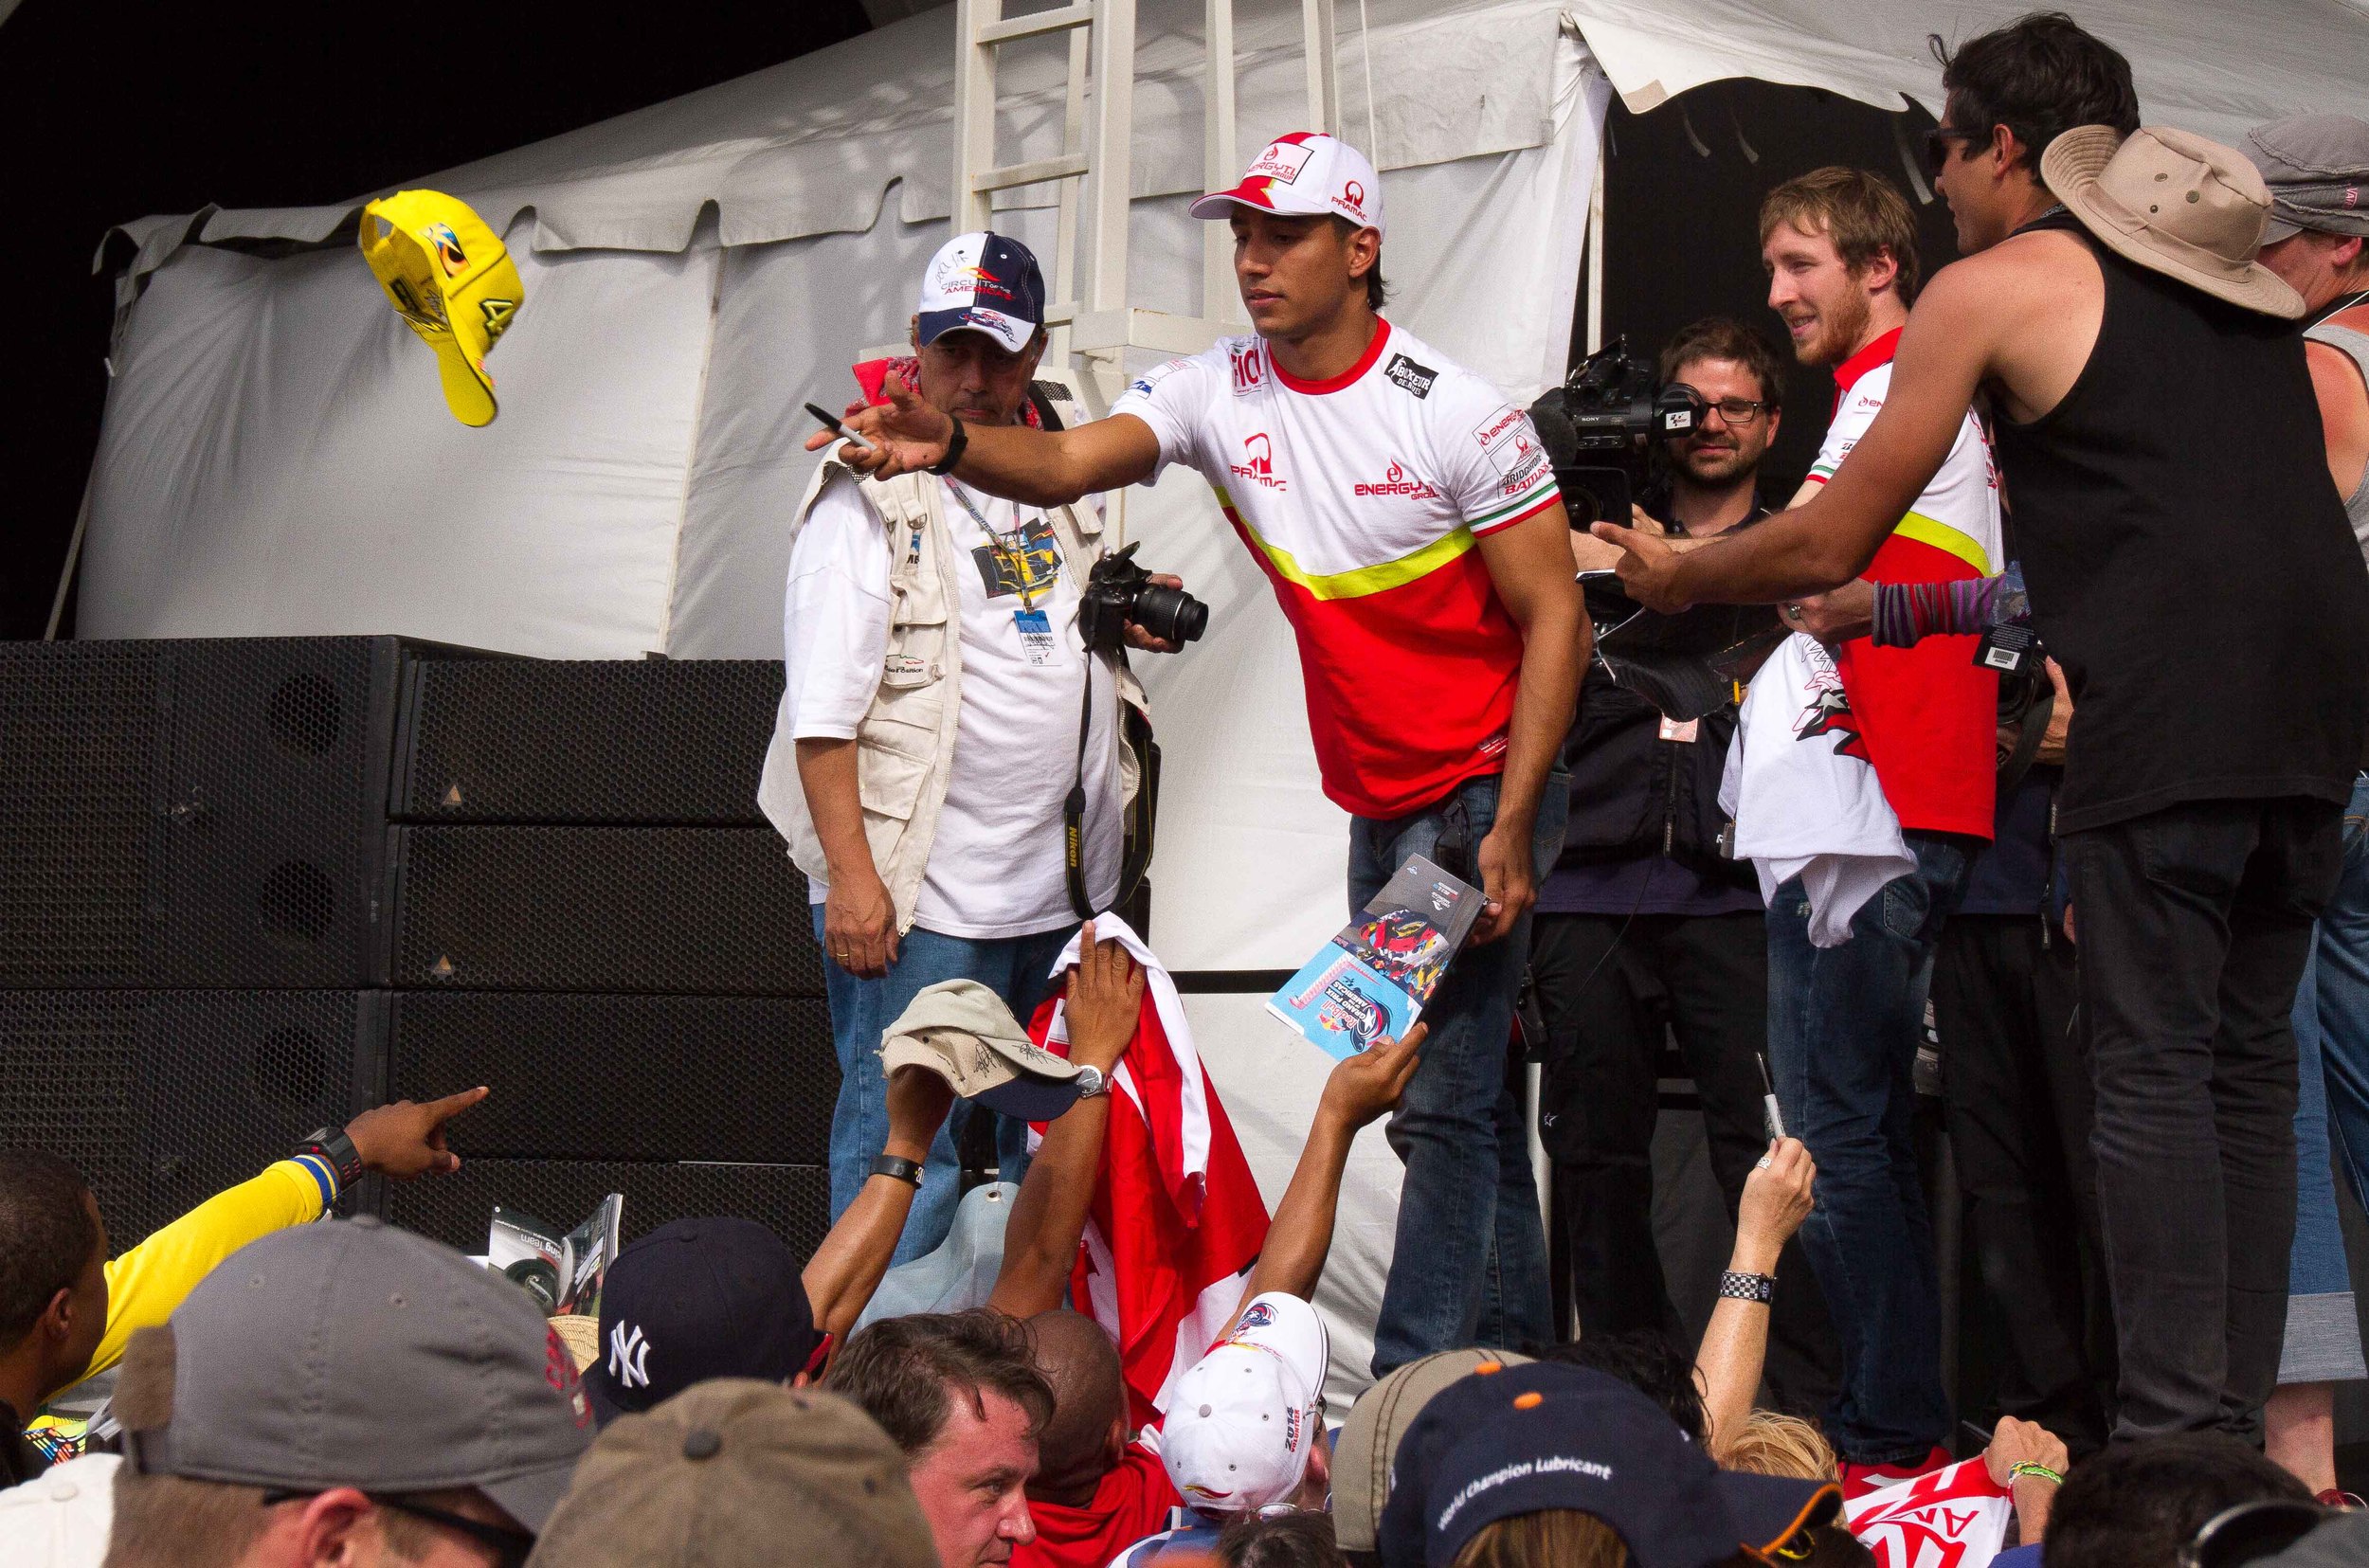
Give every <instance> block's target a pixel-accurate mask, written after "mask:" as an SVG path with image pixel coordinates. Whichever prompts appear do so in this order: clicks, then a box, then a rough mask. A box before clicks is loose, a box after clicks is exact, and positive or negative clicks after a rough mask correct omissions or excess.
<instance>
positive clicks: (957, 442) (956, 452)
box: [930, 414, 970, 475]
mask: <svg viewBox="0 0 2369 1568" xmlns="http://www.w3.org/2000/svg"><path fill="white" fill-rule="evenodd" d="M946 417H947V418H948V419H949V420H953V423H954V433H953V434H952V435H951V436H949V437H948V438H947V440H946V456H945V457H943V458H940V459H939V460H937V461H935V462H933V463H931V465H930V472H931V473H932V474H941V475H942V474H951V473H953V472H954V465H955V464H956V463H958V462H960V461H962V460H963V448H964V447H966V446H968V445H969V444H970V432H969V431H967V430H966V429H964V428H963V422H962V421H961V420H958V419H954V416H953V415H951V414H949V415H947V416H946Z"/></svg>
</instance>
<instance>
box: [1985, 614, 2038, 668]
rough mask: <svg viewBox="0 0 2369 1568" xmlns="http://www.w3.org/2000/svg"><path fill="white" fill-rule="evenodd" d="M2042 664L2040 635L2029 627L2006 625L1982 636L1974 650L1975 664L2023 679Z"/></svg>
mask: <svg viewBox="0 0 2369 1568" xmlns="http://www.w3.org/2000/svg"><path fill="white" fill-rule="evenodd" d="M2039 660H2040V634H2039V633H2037V632H2035V631H2034V630H2033V629H2032V628H2031V627H2029V626H2016V625H2009V624H2006V623H2004V622H2002V623H2001V624H1999V625H1997V626H1993V627H1992V628H1991V629H1990V630H1988V631H1986V632H1984V633H1983V634H1982V640H1981V641H1980V642H1978V643H1976V644H1975V647H1974V661H1975V662H1976V663H1977V664H1980V665H1981V666H1982V667H1983V668H1984V669H1986V670H1997V671H1998V673H1999V674H2001V675H2005V676H2019V675H2022V674H2023V673H2024V672H2025V671H2026V670H2029V669H2031V668H2032V667H2033V666H2034V664H2037V663H2038V662H2039Z"/></svg>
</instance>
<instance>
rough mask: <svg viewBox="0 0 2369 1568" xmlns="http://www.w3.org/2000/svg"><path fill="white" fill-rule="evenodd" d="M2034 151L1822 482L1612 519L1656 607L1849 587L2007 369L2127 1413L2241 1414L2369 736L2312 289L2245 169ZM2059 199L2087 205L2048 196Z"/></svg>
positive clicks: (2009, 484) (2219, 159) (2266, 1349)
mask: <svg viewBox="0 0 2369 1568" xmlns="http://www.w3.org/2000/svg"><path fill="white" fill-rule="evenodd" d="M2097 46H2098V47H2099V48H2101V49H2103V47H2104V46H2103V45H2097ZM1954 101H1955V100H1954V99H1953V102H1954ZM1937 135H1950V136H1955V137H1959V138H1962V139H1968V140H1970V141H1972V142H1975V143H1977V144H1979V143H1980V139H1981V138H1980V135H1977V134H1974V133H1970V132H1967V131H1965V130H1963V129H1959V128H1953V127H1950V126H1947V125H1945V126H1944V128H1943V131H1942V132H1941V133H1937ZM2118 142H2119V143H2121V145H2120V148H2119V150H2117V143H2118ZM1973 156H1974V154H1972V153H1969V154H1967V156H1966V158H1965V160H1964V161H1973ZM1952 161H1953V162H1956V161H1960V160H1956V159H1953V160H1952ZM2041 175H2042V180H2043V182H2044V184H2045V187H2046V189H2045V190H2039V189H2038V188H2034V190H2035V195H2034V201H2033V203H2032V209H2031V210H2027V211H2025V212H2023V213H2020V214H2018V215H2017V216H2018V217H2019V218H2020V219H2022V220H2024V221H2023V223H2022V226H2020V227H2019V228H2017V229H2016V231H2015V232H2013V233H2012V234H2010V235H2009V236H2008V237H2007V238H2005V239H2003V240H2001V241H2000V242H1999V243H1996V244H1993V245H1991V246H1990V247H1989V248H1988V249H1985V250H1983V251H1982V252H1981V253H1980V255H1977V256H1974V257H1971V258H1969V259H1968V260H1966V261H1962V262H1959V263H1958V264H1956V265H1953V266H1950V267H1947V268H1944V270H1943V271H1942V272H1941V273H1940V274H1939V275H1938V276H1937V277H1935V278H1934V279H1933V280H1932V282H1931V283H1930V284H1929V285H1928V286H1927V288H1926V293H1925V295H1924V296H1923V297H1921V298H1920V299H1919V300H1918V302H1917V305H1916V308H1915V310H1914V311H1913V312H1912V314H1911V315H1910V317H1909V321H1908V328H1907V329H1906V331H1905V333H1904V334H1903V336H1902V338H1901V342H1900V348H1899V353H1898V356H1897V358H1896V360H1895V369H1894V372H1893V379H1892V385H1891V392H1890V399H1889V400H1888V401H1887V403H1886V405H1885V408H1884V412H1883V413H1882V415H1881V416H1879V417H1878V418H1877V420H1876V421H1875V423H1874V424H1873V425H1872V427H1871V428H1870V429H1869V431H1868V433H1867V435H1866V436H1865V437H1864V438H1863V439H1862V440H1861V441H1860V442H1859V444H1858V446H1857V447H1856V449H1855V450H1854V453H1853V457H1852V460H1851V462H1850V463H1849V464H1847V465H1845V466H1844V467H1843V468H1842V469H1841V470H1840V471H1838V472H1837V473H1836V477H1835V479H1834V481H1833V482H1831V483H1830V484H1829V485H1828V486H1827V487H1826V490H1825V491H1824V493H1822V494H1821V495H1819V496H1817V497H1816V498H1815V499H1813V500H1811V501H1810V502H1808V503H1807V504H1806V505H1804V506H1801V507H1798V508H1795V509H1793V510H1792V511H1789V512H1787V513H1784V514H1781V515H1779V516H1778V517H1777V518H1775V519H1772V520H1771V521H1769V522H1767V523H1764V524H1763V525H1762V526H1761V527H1759V528H1757V529H1753V530H1751V531H1749V532H1747V533H1745V534H1742V535H1739V536H1737V537H1736V538H1735V539H1733V540H1732V541H1722V542H1719V543H1715V544H1712V545H1708V546H1706V547H1704V548H1703V549H1700V550H1695V551H1693V552H1691V553H1687V554H1679V553H1676V552H1673V551H1672V550H1668V549H1667V548H1665V547H1664V546H1663V545H1662V544H1661V543H1660V542H1659V541H1657V540H1655V539H1653V538H1650V537H1647V536H1641V535H1637V534H1636V533H1633V532H1631V531H1629V530H1626V529H1619V528H1613V527H1610V526H1608V525H1604V524H1599V525H1597V529H1596V532H1598V533H1599V534H1600V536H1602V537H1605V538H1607V539H1611V540H1612V541H1613V542H1615V543H1618V544H1619V545H1621V546H1622V547H1623V549H1624V550H1627V551H1628V552H1629V553H1628V555H1627V556H1626V558H1625V559H1624V561H1623V564H1622V566H1621V568H1620V573H1621V577H1622V579H1623V582H1624V584H1625V586H1627V588H1628V591H1629V592H1630V594H1631V595H1632V596H1633V597H1635V598H1637V599H1639V600H1641V601H1643V602H1644V603H1646V604H1651V605H1653V606H1654V607H1655V608H1657V609H1665V610H1668V609H1675V608H1678V607H1681V606H1683V605H1686V604H1697V603H1706V602H1709V603H1730V604H1759V603H1770V602H1774V601H1777V600H1781V599H1788V598H1794V597H1798V596H1799V595H1802V594H1809V593H1816V592H1819V591H1822V590H1824V589H1827V588H1831V587H1833V586H1836V585H1837V584H1841V583H1845V582H1848V581H1849V580H1851V579H1852V578H1853V577H1854V576H1855V575H1856V574H1857V573H1858V572H1859V570H1860V569H1861V568H1864V567H1865V566H1866V564H1867V563H1868V561H1869V560H1870V559H1871V558H1872V556H1873V554H1874V552H1875V550H1876V549H1877V547H1878V546H1879V545H1881V543H1882V542H1883V539H1884V536H1885V534H1886V532H1889V530H1890V527H1891V526H1892V523H1893V521H1894V520H1895V519H1897V518H1898V517H1899V515H1900V514H1901V512H1902V510H1903V509H1904V508H1905V507H1906V506H1907V505H1908V501H1909V499H1910V498H1911V497H1912V496H1914V495H1915V494H1916V492H1917V491H1918V489H1919V488H1921V487H1922V486H1923V485H1924V484H1925V483H1926V481H1927V479H1928V478H1930V477H1931V475H1932V474H1933V473H1934V471H1935V469H1936V468H1937V467H1938V465H1939V463H1940V461H1941V460H1942V458H1943V456H1944V454H1945V453H1946V451H1947V449H1948V444H1949V441H1950V439H1951V434H1952V431H1953V429H1954V427H1955V425H1956V424H1957V422H1958V421H1959V420H1960V418H1962V412H1963V409H1964V407H1965V406H1966V402H1967V400H1968V399H1970V398H1971V397H1973V396H1974V395H1975V394H1976V392H1977V391H1978V390H1982V391H1987V392H1988V394H1989V395H1990V397H1991V399H1992V406H1993V408H1994V411H1995V422H1994V431H1995V439H1996V442H1997V447H1998V460H1999V464H2000V469H2001V472H2002V476H2003V479H2004V484H2005V493H2006V496H2007V500H2008V504H2009V505H2010V507H2011V508H2012V509H2013V511H2014V514H2015V525H2016V534H2017V538H2018V541H2019V544H2020V546H2021V553H2022V559H2023V562H2024V567H2025V571H2026V575H2027V578H2028V581H2029V583H2030V586H2031V590H2032V602H2033V605H2034V613H2035V618H2036V620H2037V622H2038V627H2039V631H2040V634H2041V636H2042V638H2043V639H2044V640H2045V641H2046V642H2047V644H2048V646H2049V648H2050V650H2051V651H2052V652H2053V654H2054V655H2055V657H2056V658H2057V659H2058V660H2059V661H2060V662H2061V663H2062V664H2063V666H2064V668H2065V670H2066V672H2067V675H2068V676H2069V678H2070V681H2071V689H2072V693H2073V697H2074V704H2075V712H2074V719H2073V723H2072V728H2071V735H2070V737H2069V741H2068V755H2067V764H2066V773H2065V783H2064V788H2063V791H2062V793H2061V795H2060V796H2059V800H2058V804H2057V816H2056V823H2055V826H2056V831H2057V833H2058V835H2059V837H2060V838H2061V839H2062V843H2063V848H2064V853H2065V856H2066V860H2067V862H2068V865H2069V867H2070V869H2071V875H2072V885H2073V902H2074V907H2075V911H2076V916H2077V923H2078V931H2079V936H2080V946H2079V952H2080V960H2081V971H2082V973H2081V1002H2082V1010H2083V1013H2084V1016H2085V1018H2086V1019H2087V1021H2088V1027H2089V1048H2090V1051H2091V1054H2092V1059H2091V1072H2092V1077H2093V1081H2094V1084H2095V1087H2096V1099H2097V1121H2096V1126H2095V1129H2094V1131H2093V1134H2092V1139H2091V1143H2092V1147H2093V1149H2094V1151H2095V1153H2096V1156H2097V1163H2098V1184H2099V1201H2100V1207H2101V1212H2102V1219H2103V1225H2104V1230H2105V1235H2106V1243H2107V1255H2108V1278H2109V1284H2110V1286H2111V1289H2112V1294H2113V1301H2114V1311H2115V1320H2116V1337H2117V1340H2118V1343H2119V1347H2120V1352H2121V1372H2120V1388H2119V1394H2120V1409H2119V1411H2118V1413H2117V1416H2116V1425H2115V1434H2116V1436H2117V1437H2119V1438H2133V1437H2140V1436H2145V1435H2149V1434H2153V1433H2164V1432H2173V1431H2180V1430H2193V1429H2200V1428H2211V1427H2219V1428H2223V1429H2226V1430H2232V1431H2238V1432H2246V1431H2251V1429H2252V1428H2253V1427H2254V1426H2255V1425H2256V1424H2257V1423H2258V1421H2259V1416H2260V1410H2261V1406H2262V1403H2263V1401H2264V1399H2265V1398H2266V1397H2268V1396H2269V1394H2270V1389H2271V1387H2272V1386H2273V1384H2274V1382H2275V1379H2276V1376H2277V1370H2278V1361H2279V1346H2280V1339H2281V1334H2282V1331H2283V1328H2284V1323H2285V1315H2286V1293H2287V1256H2288V1242H2289V1239H2290V1237H2291V1235H2292V1232H2293V1225H2294V1216H2295V1155H2294V1135H2293V1126H2292V1117H2293V1114H2294V1108H2295V1093H2296V1070H2295V1043H2294V1036H2293V1035H2292V1033H2291V1031H2290V1029H2289V1027H2288V1009H2289V1006H2290V1004H2291V1003H2292V1001H2293V1000H2294V995H2295V988H2296V983H2297V981H2298V979H2299V977H2300V975H2301V973H2302V968H2303V963H2304V957H2305V953H2306V945H2307V943H2308V940H2309V935H2310V928H2311V920H2312V917H2313V915H2314V914H2315V913H2316V911H2317V910H2319V908H2320V906H2321V905H2322V903H2323V902H2324V900H2325V899H2326V897H2327V896H2328V893H2329V892H2330V890H2331V889H2332V888H2333V886H2334V884H2335V879H2336V874H2337V870H2338V863H2339V838H2338V818H2339V814H2340V812H2341V809H2342V803H2343V802H2344V801H2345V800H2346V799H2347V797H2348V795H2349V793H2350V789H2351V783H2352V779H2353V775H2354V771H2355V768H2356V766H2357V765H2358V763H2359V760H2360V755H2361V746H2362V741H2363V738H2364V734H2365V733H2369V726H2364V718H2365V717H2369V713H2364V703H2363V700H2362V697H2363V693H2364V691H2369V577H2364V574H2363V572H2362V571H2361V569H2360V554H2359V552H2358V550H2357V548H2356V546H2355V543H2354V540H2353V536H2352V533H2351V532H2350V530H2349V529H2348V527H2347V526H2346V524H2345V520H2344V514H2343V510H2342V504H2341V503H2340V501H2339V499H2338V497H2337V495H2336V491H2335V487H2334V485H2333V484H2332V483H2331V482H2330V480H2329V478H2328V470H2327V466H2326V463H2325V461H2324V454H2323V452H2322V450H2321V442H2320V425H2319V418H2318V410H2317V406H2316V404H2315V403H2314V401H2313V397H2312V390H2311V384H2310V380H2309V376H2308V374H2307V372H2306V368H2305V362H2304V352H2303V345H2302V343H2301V341H2300V339H2299V338H2298V337H2297V336H2296V335H2295V333H2294V329H2293V322H2292V318H2293V317H2294V316H2295V315H2297V314H2299V312H2300V310H2301V300H2300V299H2299V298H2298V297H2295V295H2294V293H2293V291H2292V290H2291V289H2288V288H2287V287H2286V286H2285V285H2284V284H2283V283H2280V282H2279V281H2278V280H2277V279H2275V278H2274V277H2272V276H2271V275H2270V273H2269V272H2268V271H2267V270H2266V269H2263V268H2261V267H2259V266H2258V265H2256V264H2254V262H2253V261H2252V255H2253V252H2254V249H2255V247H2256V244H2257V243H2258V241H2259V239H2260V235H2261V230H2262V225H2263V220H2264V218H2265V216H2266V215H2267V212H2268V196H2267V193H2266V192H2265V190H2264V189H2263V186H2262V181H2261V178H2260V176H2259V175H2258V174H2256V173H2255V172H2254V171H2253V169H2252V167H2251V165H2250V164H2248V163H2247V162H2246V160H2245V159H2244V158H2243V157H2242V156H2240V155H2239V154H2238V153H2234V152H2233V151H2231V150H2230V149H2228V148H2224V147H2218V146H2215V144H2213V143H2210V142H2206V141H2203V140H2202V139H2201V138H2198V137H2194V136H2190V135H2187V134H2185V133H2181V132H2177V131H2161V132H2140V133H2137V134H2134V135H2131V136H2130V137H2129V138H2128V140H2127V141H2126V142H2125V141H2123V140H2122V137H2121V135H2120V133H2119V132H2118V131H2116V130H2112V129H2108V128H2107V127H2102V126H2101V127H2088V128H2083V129H2080V130H2076V131H2072V132H2069V133H2067V134H2066V135H2063V136H2060V137H2058V138H2057V139H2056V140H2055V141H2053V143H2051V144H2050V147H2049V151H2048V153H2047V155H2046V156H2045V157H2044V158H2043V159H2042V162H2041ZM1944 189H1948V187H1947V186H1946V185H1945V186H1944ZM2052 194H2053V198H2054V199H2055V200H2059V201H2062V202H2063V203H2064V204H2065V207H2066V208H2067V209H2069V210H2067V211H2066V212H2063V213H2045V212H2044V211H2042V210H2040V209H2042V208H2045V207H2047V205H2048V200H2049V198H2050V196H2051V195H2052ZM1953 202H1954V197H1953ZM2033 220H2037V221H2033ZM1964 226H1965V225H1964V222H1963V218H1962V220H1961V227H1962V230H1963V228H1964Z"/></svg>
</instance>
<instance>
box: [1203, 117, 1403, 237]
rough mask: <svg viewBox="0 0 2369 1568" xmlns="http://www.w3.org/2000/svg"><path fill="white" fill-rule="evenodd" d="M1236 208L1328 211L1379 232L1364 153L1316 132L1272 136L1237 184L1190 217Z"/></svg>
mask: <svg viewBox="0 0 2369 1568" xmlns="http://www.w3.org/2000/svg"><path fill="white" fill-rule="evenodd" d="M1237 206H1241V207H1257V208H1258V209H1259V210H1260V211H1261V212H1286V213H1298V214H1315V213H1331V214H1334V215H1337V216H1339V217H1343V218H1347V220H1348V221H1349V222H1351V223H1353V224H1355V225H1357V226H1358V227H1360V228H1370V229H1372V230H1374V231H1375V232H1376V233H1380V232H1381V231H1382V179H1381V177H1380V176H1379V175H1377V174H1376V173H1375V172H1374V166H1373V165H1372V164H1370V163H1368V162H1366V161H1365V153H1361V152H1359V151H1358V150H1357V149H1356V148H1354V147H1351V146H1350V145H1349V144H1348V143H1347V142H1346V141H1343V140H1342V139H1341V138H1340V137H1338V136H1329V135H1325V134H1324V133H1323V132H1322V131H1294V132H1293V133H1292V134H1291V135H1284V136H1277V137H1276V138H1275V140H1273V141H1271V142H1269V143H1268V144H1267V150H1266V151H1265V152H1263V153H1259V154H1258V156H1257V157H1256V158H1254V159H1252V160H1251V166H1250V169H1249V171H1247V172H1246V173H1244V174H1243V175H1242V179H1241V183H1240V184H1239V185H1237V186H1235V187H1234V188H1233V189H1231V190H1213V191H1211V192H1210V193H1209V194H1208V195H1206V196H1203V197H1202V198H1201V199H1200V200H1199V201H1197V202H1195V203H1194V204H1193V216H1194V217H1196V218H1224V217H1229V216H1231V215H1232V213H1233V211H1234V208H1235V207H1237Z"/></svg>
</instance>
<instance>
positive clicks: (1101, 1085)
mask: <svg viewBox="0 0 2369 1568" xmlns="http://www.w3.org/2000/svg"><path fill="white" fill-rule="evenodd" d="M1075 1081H1076V1085H1077V1097H1078V1098H1079V1099H1081V1100H1091V1099H1093V1098H1094V1096H1095V1095H1097V1094H1108V1093H1110V1092H1111V1080H1110V1079H1108V1078H1106V1077H1104V1076H1103V1075H1102V1069H1100V1068H1098V1067H1081V1068H1079V1069H1078V1070H1077V1077H1076V1080H1075Z"/></svg>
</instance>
